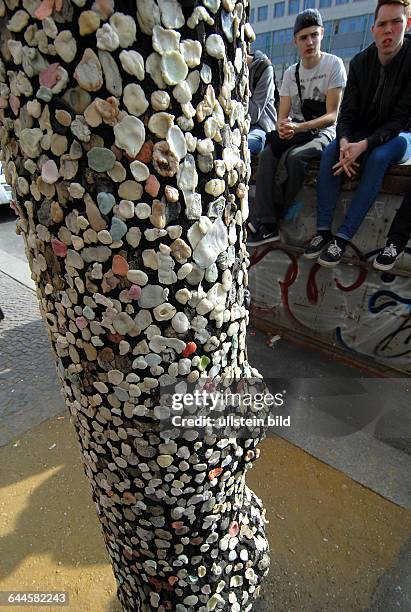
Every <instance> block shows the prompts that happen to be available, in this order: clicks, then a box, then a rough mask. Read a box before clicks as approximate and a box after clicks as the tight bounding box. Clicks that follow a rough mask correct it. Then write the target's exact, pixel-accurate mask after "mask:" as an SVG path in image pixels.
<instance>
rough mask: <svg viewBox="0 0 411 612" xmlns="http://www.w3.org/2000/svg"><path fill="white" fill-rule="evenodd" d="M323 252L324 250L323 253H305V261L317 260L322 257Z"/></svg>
mask: <svg viewBox="0 0 411 612" xmlns="http://www.w3.org/2000/svg"><path fill="white" fill-rule="evenodd" d="M324 248H325V247H324ZM322 251H323V249H321V251H317V252H316V253H303V257H304V258H305V259H317V257H319V256H320V255H321V253H322Z"/></svg>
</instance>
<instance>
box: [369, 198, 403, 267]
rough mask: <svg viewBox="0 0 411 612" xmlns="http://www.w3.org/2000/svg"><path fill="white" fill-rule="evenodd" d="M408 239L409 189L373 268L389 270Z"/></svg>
mask: <svg viewBox="0 0 411 612" xmlns="http://www.w3.org/2000/svg"><path fill="white" fill-rule="evenodd" d="M410 237H411V188H410V189H409V190H408V192H407V194H406V195H405V197H404V199H403V201H402V203H401V206H400V207H399V209H398V210H397V212H396V214H395V217H394V219H393V221H392V223H391V227H390V229H389V231H388V236H387V242H386V244H385V247H384V249H382V250H381V251H380V252H379V253H378V255H377V257H376V258H375V259H374V268H375V269H376V270H383V271H387V270H391V268H393V267H394V265H395V263H396V261H397V259H398V257H399V256H400V255H401V253H403V251H405V247H406V246H407V242H408V241H409V239H410Z"/></svg>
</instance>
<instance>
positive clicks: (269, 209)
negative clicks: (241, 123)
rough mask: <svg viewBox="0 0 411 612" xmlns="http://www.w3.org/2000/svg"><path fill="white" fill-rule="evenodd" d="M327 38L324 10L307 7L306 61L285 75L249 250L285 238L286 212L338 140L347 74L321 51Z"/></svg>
mask: <svg viewBox="0 0 411 612" xmlns="http://www.w3.org/2000/svg"><path fill="white" fill-rule="evenodd" d="M323 37H324V28H323V21H322V18H321V15H320V13H319V11H317V10H316V9H307V10H305V11H303V12H302V13H299V14H298V15H297V18H296V20H295V24H294V42H295V44H296V46H297V48H298V52H299V56H300V60H299V61H298V62H297V63H296V64H293V65H292V66H290V67H289V68H288V69H287V70H286V71H285V73H284V78H283V82H282V85H281V87H280V107H279V112H278V122H277V131H274V132H270V133H269V134H267V141H268V146H267V147H266V148H265V149H264V151H263V152H262V153H261V155H260V160H259V165H258V171H257V178H256V194H255V200H254V203H253V205H252V207H251V212H250V223H249V224H248V240H247V244H248V245H249V246H258V245H261V244H266V243H269V242H275V241H276V240H279V233H278V227H277V217H278V213H279V212H280V209H281V208H282V207H283V206H287V205H288V204H291V203H292V201H293V199H294V197H295V195H296V194H297V192H298V191H299V189H300V187H301V185H302V183H303V180H304V176H305V172H306V169H307V168H308V165H309V162H310V161H311V160H312V159H315V158H317V159H318V158H319V157H320V156H321V152H322V150H323V148H324V147H325V146H327V144H329V143H330V142H331V141H332V140H333V139H334V138H335V125H336V121H337V115H338V109H339V105H340V101H341V96H342V91H343V88H344V86H345V83H346V72H345V68H344V64H343V61H342V60H341V59H340V58H339V57H337V56H335V55H331V54H329V53H325V52H323V51H321V41H322V39H323ZM286 151H287V152H288V153H287V160H286V167H287V173H288V178H287V180H286V182H285V185H283V186H282V188H281V192H282V193H279V190H278V189H277V188H276V187H275V182H276V180H277V182H278V178H279V177H278V176H276V175H277V170H278V169H279V160H280V158H282V155H283V153H285V152H286ZM281 200H282V201H281Z"/></svg>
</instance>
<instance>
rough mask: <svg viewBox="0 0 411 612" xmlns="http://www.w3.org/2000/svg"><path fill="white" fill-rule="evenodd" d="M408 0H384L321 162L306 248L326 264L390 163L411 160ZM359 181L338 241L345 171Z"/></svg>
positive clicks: (333, 260) (334, 259)
mask: <svg viewBox="0 0 411 612" xmlns="http://www.w3.org/2000/svg"><path fill="white" fill-rule="evenodd" d="M409 1H410V0H379V2H378V4H377V8H376V10H375V16H374V25H373V26H372V28H371V31H372V33H373V36H374V43H373V44H371V45H370V46H369V47H367V49H364V51H361V52H360V53H358V54H357V55H356V56H355V57H354V58H353V59H352V60H351V63H350V68H349V72H348V82H347V87H346V90H345V92H344V96H343V101H342V104H341V115H340V119H339V121H338V125H337V139H336V140H334V142H332V143H331V144H329V145H328V146H327V148H326V149H325V150H324V152H323V155H322V157H321V165H320V172H319V176H318V180H317V199H318V211H317V234H316V236H314V238H313V239H312V240H311V242H310V244H309V246H308V247H307V248H306V250H305V257H306V258H307V259H315V258H317V257H318V263H319V264H321V265H322V266H326V267H333V266H335V265H336V264H338V263H339V261H340V260H341V258H342V256H343V254H344V251H345V249H346V247H347V244H348V243H349V242H350V240H351V239H352V238H353V236H354V235H355V233H356V232H357V230H358V228H359V227H360V225H361V223H362V221H363V220H364V218H365V216H366V214H367V212H368V210H369V209H370V208H371V206H372V204H373V203H374V201H375V199H376V197H377V195H378V193H379V192H380V189H381V185H382V181H383V178H384V173H385V171H386V170H387V168H388V167H389V166H390V165H391V164H398V163H401V162H404V161H406V160H407V159H408V158H409V157H410V156H411V133H410V132H407V131H405V130H409V129H410V118H411V38H410V37H409V35H405V32H406V29H407V27H409V25H410V24H411V20H410V4H409ZM361 156H362V163H361V166H362V168H361V179H360V182H359V185H358V188H357V189H356V191H355V193H354V196H353V198H352V200H351V204H350V206H349V208H348V210H347V212H346V215H345V218H344V220H343V223H342V224H341V225H340V226H339V227H338V229H337V232H336V234H335V237H333V236H332V234H331V223H332V220H333V216H334V211H335V208H336V205H337V201H338V196H339V193H340V188H341V179H342V176H343V174H346V175H347V176H348V177H349V178H352V177H353V176H355V175H356V174H357V169H358V166H359V164H358V162H359V160H360V158H361Z"/></svg>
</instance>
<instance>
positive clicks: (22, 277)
mask: <svg viewBox="0 0 411 612" xmlns="http://www.w3.org/2000/svg"><path fill="white" fill-rule="evenodd" d="M0 272H3V273H4V274H7V276H9V277H10V278H12V279H14V280H15V281H17V282H18V283H20V284H21V285H24V286H25V287H27V288H28V289H31V291H36V285H35V283H34V281H33V279H32V278H31V272H30V268H29V265H28V263H27V261H22V260H21V259H18V258H17V257H14V256H13V255H9V254H8V253H6V251H2V250H1V249H0Z"/></svg>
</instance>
